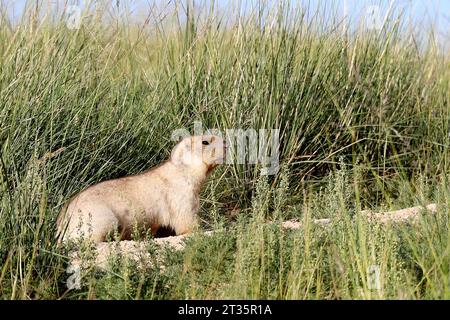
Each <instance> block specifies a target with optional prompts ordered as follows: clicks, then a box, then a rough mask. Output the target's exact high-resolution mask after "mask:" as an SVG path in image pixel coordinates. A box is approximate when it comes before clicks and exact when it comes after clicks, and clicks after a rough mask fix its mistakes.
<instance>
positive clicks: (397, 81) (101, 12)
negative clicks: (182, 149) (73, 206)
mask: <svg viewBox="0 0 450 320" xmlns="http://www.w3.org/2000/svg"><path fill="white" fill-rule="evenodd" d="M108 3H109V2H108ZM208 3H209V2H208ZM39 4H41V2H39ZM93 4H96V5H97V4H98V7H96V9H95V10H92V7H89V6H88V8H87V10H88V11H87V12H85V13H84V14H83V18H82V21H81V23H80V28H79V29H70V28H68V27H67V24H66V21H65V20H64V18H61V19H59V18H58V17H55V16H51V18H50V16H46V15H45V14H43V13H42V12H36V10H37V11H39V10H43V9H42V8H40V6H39V5H37V6H36V5H32V6H31V5H29V6H28V9H27V11H26V12H25V14H24V15H23V17H22V18H21V19H20V20H19V21H8V18H7V17H8V15H7V14H2V15H1V17H0V148H1V151H0V297H1V298H3V299H56V298H64V299H118V298H121V299H122V298H123V299H172V298H268V299H319V298H325V299H343V298H349V299H354V298H362V299H372V298H375V299H380V298H381V299H392V298H410V299H429V298H438V299H448V298H450V284H449V281H450V280H449V279H450V273H449V266H450V237H449V234H450V231H449V205H448V203H449V198H450V188H449V185H450V184H449V179H450V178H449V176H448V173H449V172H450V164H449V146H450V134H449V132H450V57H449V54H448V52H445V51H441V50H439V48H438V46H437V44H436V43H435V41H433V39H432V38H430V39H429V40H428V41H427V39H426V38H423V37H422V38H420V37H419V35H417V34H414V33H410V32H408V31H405V30H406V28H403V27H402V21H403V20H402V19H403V18H402V17H401V16H399V17H390V18H389V19H387V20H386V23H385V24H384V25H383V27H382V28H381V29H380V30H377V31H367V30H364V29H362V28H356V29H355V30H353V31H352V32H351V33H350V32H349V33H347V34H342V31H341V30H342V28H341V24H340V21H339V19H338V14H337V13H336V17H335V18H334V19H331V20H326V19H325V17H324V16H321V15H320V12H319V13H318V14H314V15H308V14H305V12H307V10H308V8H303V10H299V8H294V7H292V5H291V4H290V3H289V2H287V1H286V2H283V1H282V2H279V3H278V4H277V5H276V6H270V5H269V4H268V3H267V2H264V1H261V2H260V3H259V7H258V6H257V7H255V8H260V9H258V10H257V9H254V10H250V11H248V12H245V14H241V15H238V14H233V13H231V12H229V13H226V15H223V14H221V13H220V12H219V13H217V12H215V11H214V10H204V11H203V12H202V13H203V14H198V11H199V10H200V11H202V10H201V7H192V5H191V4H187V7H186V6H185V5H181V3H178V2H176V4H180V5H176V6H175V8H174V11H173V13H171V14H167V15H165V16H166V18H165V19H162V18H161V16H160V15H155V14H151V15H149V17H150V18H149V19H148V20H146V21H145V22H144V23H142V25H136V24H135V23H131V22H130V20H127V15H126V13H123V12H122V11H121V12H122V13H121V16H120V17H117V18H115V17H112V16H111V14H110V13H111V10H108V4H107V3H106V2H101V1H94V2H93ZM41 5H42V4H41ZM119 5H120V4H119ZM102 8H103V9H102ZM182 8H184V11H183V10H182ZM187 8H189V10H187ZM208 8H211V7H208ZM310 9H312V8H310ZM89 10H91V11H89ZM112 12H114V10H112ZM224 17H226V19H225V18H224ZM161 19H162V20H161ZM430 34H432V32H430ZM194 121H201V122H202V124H203V125H204V127H207V128H219V129H221V130H225V129H227V128H243V129H247V128H254V129H260V128H261V129H273V128H278V129H280V142H281V144H280V150H279V154H280V164H281V170H280V171H279V172H278V173H277V174H276V175H274V176H261V175H260V174H259V173H260V169H261V167H260V166H259V165H242V164H232V165H224V166H222V167H221V168H219V169H218V170H217V171H216V172H215V173H214V174H213V175H212V176H211V177H210V180H209V182H208V185H207V187H206V188H205V190H204V192H203V193H202V199H201V200H202V201H201V204H202V212H201V218H202V224H201V225H202V228H203V229H215V228H218V229H222V231H221V232H217V233H214V234H213V235H211V236H208V237H202V236H201V235H197V236H194V237H193V238H192V239H190V240H189V241H188V243H187V247H186V250H185V251H183V252H175V251H172V250H166V251H164V252H163V253H162V255H163V257H164V259H162V260H161V261H159V260H158V261H156V260H155V261H154V263H153V267H152V268H150V269H149V270H145V271H142V270H141V269H139V268H137V267H135V266H134V265H133V262H131V261H129V262H126V261H122V259H121V258H120V257H119V259H118V261H112V265H113V267H112V268H111V270H110V271H107V272H105V271H99V270H96V269H89V270H88V271H87V272H86V274H83V279H82V283H81V289H74V290H68V289H67V287H66V284H67V278H68V276H69V274H67V272H66V270H67V267H68V263H69V257H68V255H69V252H68V251H66V250H64V249H63V248H61V247H58V246H57V245H56V241H55V232H56V229H55V221H56V217H57V215H58V213H59V211H60V210H61V207H62V205H63V203H64V202H65V201H67V200H68V199H69V198H70V197H71V196H72V195H73V194H75V193H77V192H79V191H80V190H82V189H83V188H85V187H86V186H88V185H90V184H93V183H96V182H99V181H103V180H106V179H110V178H115V177H120V176H123V175H126V174H134V173H137V172H140V171H142V170H144V169H145V168H148V167H149V166H151V165H155V164H157V163H159V162H160V161H162V160H163V159H166V158H167V157H168V156H169V154H170V151H171V148H172V147H173V144H174V142H173V141H171V139H170V138H171V133H172V131H173V130H175V129H179V128H183V127H184V128H187V129H192V128H193V123H194ZM430 202H435V203H437V205H438V212H437V214H435V215H429V214H424V215H423V219H421V220H420V223H419V224H414V225H413V224H402V225H387V226H385V225H377V224H373V223H369V222H368V221H366V220H365V218H364V216H363V215H362V214H361V210H363V209H367V208H369V209H375V210H376V209H379V210H381V209H398V208H402V207H408V206H413V205H419V204H427V203H430ZM209 210H211V212H212V213H213V214H212V215H210V214H209V212H210V211H209ZM230 211H233V212H234V214H233V215H228V213H229V212H230ZM236 212H237V213H236ZM285 218H296V219H298V220H299V221H300V222H301V223H302V228H301V229H299V230H294V231H288V230H284V229H282V228H281V226H280V224H279V222H280V220H283V219H285ZM317 218H332V220H333V223H332V224H331V225H329V226H327V227H321V226H317V225H315V224H314V223H313V220H314V219H317ZM269 221H270V222H273V223H272V224H266V222H269ZM149 243H151V241H150V242H149ZM85 249H86V250H85V251H84V250H81V252H82V253H85V254H86V256H87V257H88V259H87V260H89V259H91V260H92V257H91V253H92V248H85ZM152 250H153V249H151V248H149V251H150V252H152ZM162 261H164V262H162ZM161 264H163V265H164V267H162V265H161ZM371 266H376V267H377V268H379V271H380V279H379V280H380V285H381V286H380V288H379V289H375V290H374V289H373V288H371V286H370V285H369V281H368V280H369V278H368V277H369V276H370V267H371Z"/></svg>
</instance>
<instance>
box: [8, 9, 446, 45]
mask: <svg viewBox="0 0 450 320" xmlns="http://www.w3.org/2000/svg"><path fill="white" fill-rule="evenodd" d="M41 1H42V0H41ZM45 1H48V2H51V3H58V2H59V3H61V4H62V3H64V2H65V0H44V2H45ZM116 1H117V0H114V1H112V3H116ZM186 1H187V0H184V1H183V2H186ZM188 1H194V3H197V4H201V3H202V2H204V3H210V0H207V1H205V0H197V1H196V0H188ZM266 1H267V2H271V3H275V2H276V1H273V0H266ZM26 2H27V1H26V0H0V3H1V4H2V7H3V9H4V8H7V11H8V13H9V16H10V17H12V16H13V15H14V16H16V17H17V16H20V14H21V12H22V11H23V8H24V4H25V3H26ZM29 2H30V3H33V2H34V1H29ZM67 2H68V3H69V4H78V5H83V3H86V2H87V1H86V0H67ZM120 2H121V3H126V4H127V6H128V7H129V8H131V9H132V10H133V11H134V12H135V13H136V15H137V16H140V15H141V16H142V15H144V13H146V12H148V9H149V6H153V5H155V4H156V6H157V7H161V8H163V7H166V6H167V3H170V2H173V1H171V0H161V1H158V0H129V1H120ZM239 2H240V3H241V6H242V9H241V10H242V11H244V12H245V10H249V8H251V7H252V6H253V5H254V4H255V3H256V2H258V0H248V1H245V0H240V1H238V0H235V1H225V0H216V6H217V7H219V8H221V9H223V10H228V9H231V8H235V6H236V4H237V3H239ZM391 3H394V7H395V8H397V10H402V11H403V14H404V16H406V17H407V19H410V20H411V21H413V22H414V24H415V25H419V26H420V25H423V26H426V25H427V24H429V23H430V22H431V23H432V24H433V25H434V27H435V30H437V35H438V39H439V41H440V42H443V43H445V44H446V46H447V45H448V44H449V43H450V0H321V1H320V0H293V1H292V4H293V5H294V6H295V5H298V4H300V5H302V6H304V7H307V6H309V8H310V9H311V8H314V7H317V6H321V7H322V8H325V9H324V10H337V12H338V13H339V14H342V16H344V12H347V15H348V17H349V19H350V24H355V23H357V22H358V21H359V20H360V19H361V17H363V16H364V15H367V10H369V8H373V7H374V6H377V8H378V9H379V10H378V12H379V14H380V16H383V15H384V14H385V13H386V12H387V11H388V8H389V7H390V4H391Z"/></svg>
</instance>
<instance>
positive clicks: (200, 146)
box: [170, 135, 226, 171]
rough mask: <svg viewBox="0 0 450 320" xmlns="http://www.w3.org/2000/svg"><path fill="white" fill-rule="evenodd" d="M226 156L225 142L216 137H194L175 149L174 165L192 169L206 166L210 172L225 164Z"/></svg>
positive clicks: (188, 138)
mask: <svg viewBox="0 0 450 320" xmlns="http://www.w3.org/2000/svg"><path fill="white" fill-rule="evenodd" d="M225 155H226V145H225V142H224V140H223V139H222V138H221V137H219V136H215V135H203V136H192V137H187V138H184V139H183V140H181V141H180V142H179V143H178V144H177V145H176V146H175V148H174V149H173V151H172V155H171V157H170V159H171V161H172V163H174V164H183V165H186V166H190V167H202V166H206V168H207V170H208V171H210V170H212V169H213V168H214V167H216V166H217V165H218V164H221V163H223V161H224V159H225Z"/></svg>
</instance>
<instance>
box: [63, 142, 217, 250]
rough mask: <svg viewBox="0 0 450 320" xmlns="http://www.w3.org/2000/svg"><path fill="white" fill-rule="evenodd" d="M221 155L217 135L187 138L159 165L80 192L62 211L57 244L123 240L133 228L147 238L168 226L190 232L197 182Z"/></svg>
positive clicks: (194, 220)
mask: <svg viewBox="0 0 450 320" xmlns="http://www.w3.org/2000/svg"><path fill="white" fill-rule="evenodd" d="M203 141H205V143H206V142H207V143H208V145H204V144H203V143H202V142H203ZM224 156H225V146H224V142H223V140H222V139H221V138H220V137H218V136H212V135H209V136H195V137H188V138H185V139H183V140H182V141H181V142H180V143H178V144H177V145H176V146H175V148H174V149H173V151H172V154H171V157H170V159H169V160H168V161H166V162H164V163H163V164H161V165H159V166H156V167H154V168H151V169H150V170H147V171H145V172H143V173H141V174H138V175H134V176H127V177H123V178H119V179H114V180H108V181H104V182H101V183H98V184H95V185H93V186H91V187H89V188H87V189H85V190H84V191H82V192H80V193H79V194H77V195H76V196H74V197H73V198H72V199H70V200H69V201H68V202H67V204H66V205H65V206H64V208H63V210H62V211H61V213H60V215H59V217H58V220H57V227H58V239H59V241H61V240H62V241H67V240H75V239H79V238H80V237H83V238H85V239H91V240H93V241H94V242H102V241H105V239H106V237H107V235H108V234H114V232H117V231H119V233H120V235H121V238H123V239H125V238H128V237H129V235H130V234H131V233H132V232H133V230H134V228H135V227H138V229H140V230H150V231H151V232H152V234H155V233H156V232H157V231H158V229H159V228H160V227H169V228H172V229H173V230H174V231H175V233H176V234H177V235H180V234H185V233H189V232H191V231H193V229H194V228H195V227H196V225H197V216H196V214H197V212H198V210H199V193H200V190H201V187H202V184H203V182H204V181H205V179H206V177H207V175H208V173H209V172H210V171H211V170H212V169H213V168H214V167H215V166H217V165H218V164H220V163H222V162H223V159H224Z"/></svg>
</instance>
